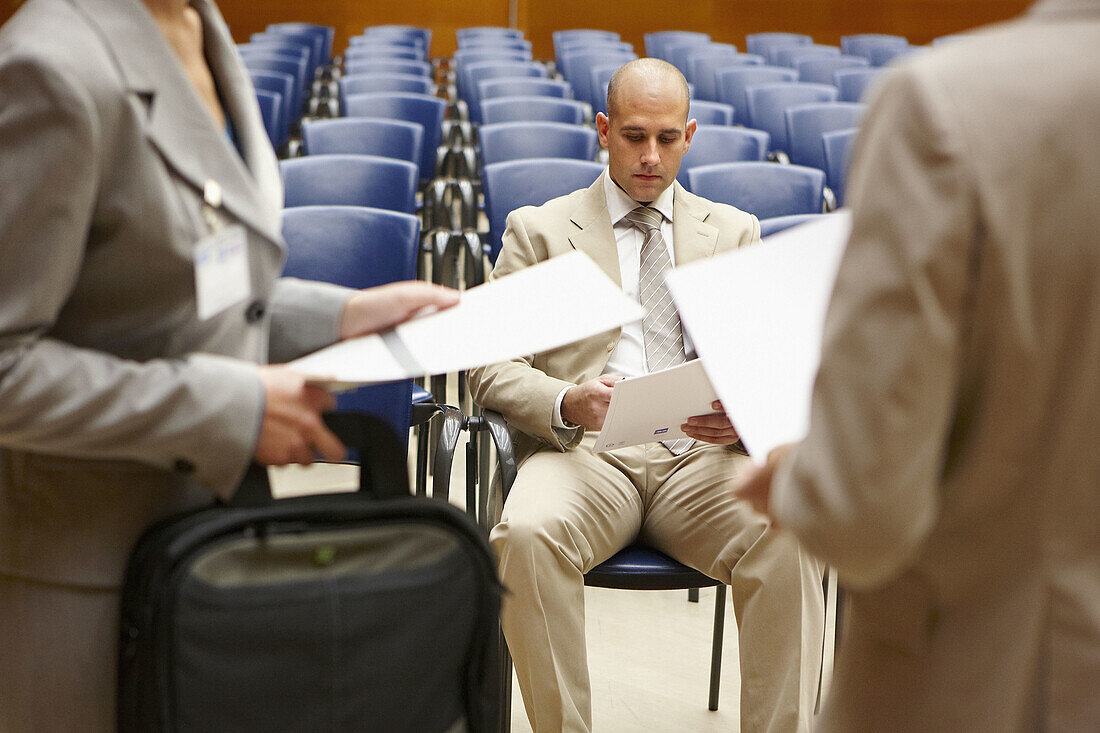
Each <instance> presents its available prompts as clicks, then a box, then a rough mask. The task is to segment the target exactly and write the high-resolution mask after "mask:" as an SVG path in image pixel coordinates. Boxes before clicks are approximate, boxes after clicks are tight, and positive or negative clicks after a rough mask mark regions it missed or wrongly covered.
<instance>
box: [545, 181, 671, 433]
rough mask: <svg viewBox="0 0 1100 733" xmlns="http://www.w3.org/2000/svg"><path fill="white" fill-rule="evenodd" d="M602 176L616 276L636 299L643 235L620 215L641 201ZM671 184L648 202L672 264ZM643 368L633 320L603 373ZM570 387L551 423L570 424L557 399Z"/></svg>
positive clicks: (642, 351)
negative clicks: (661, 217)
mask: <svg viewBox="0 0 1100 733" xmlns="http://www.w3.org/2000/svg"><path fill="white" fill-rule="evenodd" d="M602 180H603V191H604V196H605V197H606V198H607V212H608V214H610V215H611V223H612V224H613V225H614V227H615V246H616V247H617V248H618V250H619V280H620V282H621V283H622V288H623V293H625V294H626V295H627V296H628V297H631V298H633V299H634V300H636V301H637V300H638V271H639V270H640V269H641V259H642V242H643V241H644V239H645V235H644V234H643V233H642V231H641V230H640V229H638V227H636V226H634V225H633V224H631V223H630V222H627V221H623V220H622V219H623V217H624V216H626V215H627V214H629V213H630V212H631V211H633V210H634V209H636V208H638V207H639V206H641V205H642V204H640V203H639V202H637V201H635V200H634V199H632V198H630V196H629V194H627V192H626V191H624V190H623V189H621V188H619V186H618V184H616V183H615V182H614V181H613V180H611V175H610V174H609V172H608V171H607V170H606V169H605V170H604V172H603V177H602ZM674 188H675V187H674V186H669V187H668V188H666V189H665V190H664V191H662V192H661V195H660V196H658V197H657V200H656V201H653V202H652V203H650V204H649V206H651V207H652V208H654V209H657V211H660V212H661V214H663V215H664V221H663V222H662V223H661V237H662V238H663V239H664V240H665V246H666V247H668V259H669V261H670V262H672V263H674V264H675V262H676V255H675V248H674V247H673V241H672V213H673V206H672V202H673V189H674ZM639 302H640V301H639ZM646 372H647V369H646V360H645V341H644V339H643V337H642V322H641V321H634V322H633V323H628V324H626V325H625V326H623V328H622V336H621V337H620V339H619V343H618V345H617V346H616V347H615V350H614V351H612V352H611V356H610V357H609V358H608V360H607V367H606V368H605V369H604V373H605V374H619V375H622V376H624V377H636V376H638V375H640V374H645V373H646ZM570 389H571V387H566V388H565V389H563V390H562V391H561V392H559V393H558V399H557V402H556V403H555V404H554V426H555V427H559V428H565V427H572V426H567V425H566V424H565V420H564V419H563V418H562V416H561V403H562V400H563V399H564V398H565V393H566V392H568V391H569V390H570Z"/></svg>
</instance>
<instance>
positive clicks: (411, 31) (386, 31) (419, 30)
mask: <svg viewBox="0 0 1100 733" xmlns="http://www.w3.org/2000/svg"><path fill="white" fill-rule="evenodd" d="M360 37H361V38H364V39H367V41H370V40H373V39H386V40H387V41H391V42H392V41H393V40H394V39H404V40H413V41H416V42H417V43H418V44H419V46H420V47H421V48H423V49H424V60H425V61H427V60H428V59H430V58H431V56H432V53H431V51H432V29H431V28H425V27H422V26H416V25H374V26H369V27H367V28H365V29H364V30H363V33H362V34H361V36H360Z"/></svg>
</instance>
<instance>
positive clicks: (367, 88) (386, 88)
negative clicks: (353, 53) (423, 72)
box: [339, 74, 434, 106]
mask: <svg viewBox="0 0 1100 733" xmlns="http://www.w3.org/2000/svg"><path fill="white" fill-rule="evenodd" d="M339 84H340V104H341V106H344V105H345V100H346V99H347V95H349V94H370V93H371V92H411V93H413V94H432V93H433V91H434V85H433V84H432V80H431V79H429V78H427V77H424V76H420V75H418V74H351V75H348V76H342V77H340V81H339Z"/></svg>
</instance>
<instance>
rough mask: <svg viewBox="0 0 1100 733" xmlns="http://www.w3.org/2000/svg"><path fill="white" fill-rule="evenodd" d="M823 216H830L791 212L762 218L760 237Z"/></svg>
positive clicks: (768, 235)
mask: <svg viewBox="0 0 1100 733" xmlns="http://www.w3.org/2000/svg"><path fill="white" fill-rule="evenodd" d="M822 216H828V214H790V215H788V216H773V217H772V218H771V219H761V220H760V238H761V239H763V238H764V237H770V236H771V235H773V234H779V232H781V231H783V230H784V229H790V228H791V227H795V226H798V225H799V224H805V223H806V222H808V221H813V220H814V219H817V218H819V217H822Z"/></svg>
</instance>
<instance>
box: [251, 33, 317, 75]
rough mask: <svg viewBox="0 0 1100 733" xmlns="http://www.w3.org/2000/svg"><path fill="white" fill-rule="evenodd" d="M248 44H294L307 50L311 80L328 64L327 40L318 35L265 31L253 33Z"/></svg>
mask: <svg viewBox="0 0 1100 733" xmlns="http://www.w3.org/2000/svg"><path fill="white" fill-rule="evenodd" d="M248 42H249V44H250V45H260V44H268V43H276V44H288V43H289V44H294V45H296V46H298V47H300V48H305V49H307V50H308V51H309V78H310V80H312V79H313V78H314V75H315V74H316V72H317V69H318V68H319V67H321V66H324V65H325V64H326V63H328V59H326V58H325V57H324V55H325V39H324V38H323V37H321V36H319V35H317V34H316V33H309V32H302V33H293V32H289V31H263V32H262V33H253V34H252V35H251V36H250V37H249V39H248Z"/></svg>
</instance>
